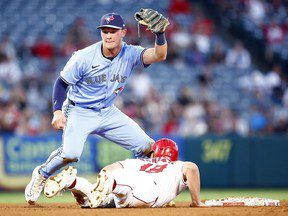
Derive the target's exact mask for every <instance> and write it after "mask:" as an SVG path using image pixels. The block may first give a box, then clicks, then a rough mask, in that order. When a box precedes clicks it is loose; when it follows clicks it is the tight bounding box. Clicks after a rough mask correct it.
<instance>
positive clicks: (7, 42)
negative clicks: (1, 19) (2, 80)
mask: <svg viewBox="0 0 288 216" xmlns="http://www.w3.org/2000/svg"><path fill="white" fill-rule="evenodd" d="M0 50H2V52H3V53H4V54H5V55H6V56H7V57H8V58H9V59H11V60H13V61H15V60H16V59H17V56H16V49H15V46H14V44H13V42H12V41H11V38H10V36H9V35H4V36H3V37H2V40H1V42H0Z"/></svg>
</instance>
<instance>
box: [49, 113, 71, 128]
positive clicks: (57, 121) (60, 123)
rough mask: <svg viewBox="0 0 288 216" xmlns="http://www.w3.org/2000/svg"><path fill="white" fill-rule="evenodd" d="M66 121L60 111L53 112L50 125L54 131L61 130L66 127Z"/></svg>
mask: <svg viewBox="0 0 288 216" xmlns="http://www.w3.org/2000/svg"><path fill="white" fill-rule="evenodd" d="M66 121H67V119H66V117H65V116H64V114H63V113H62V111H61V110H56V111H55V112H54V116H53V119H52V122H51V125H52V126H53V128H55V129H56V130H62V129H63V128H64V127H65V125H66Z"/></svg>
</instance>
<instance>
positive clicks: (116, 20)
mask: <svg viewBox="0 0 288 216" xmlns="http://www.w3.org/2000/svg"><path fill="white" fill-rule="evenodd" d="M104 27H107V28H115V29H123V28H125V22H124V19H123V17H122V16H121V15H119V14H117V13H108V14H105V15H104V16H102V18H101V21H100V25H99V26H98V27H97V29H100V28H104Z"/></svg>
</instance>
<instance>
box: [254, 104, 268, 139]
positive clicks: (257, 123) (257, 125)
mask: <svg viewBox="0 0 288 216" xmlns="http://www.w3.org/2000/svg"><path fill="white" fill-rule="evenodd" d="M249 125H250V133H251V134H261V133H264V132H266V131H267V129H268V119H267V117H266V116H265V114H264V112H263V111H261V110H260V109H258V108H257V107H256V106H255V105H252V106H251V113H250V118H249Z"/></svg>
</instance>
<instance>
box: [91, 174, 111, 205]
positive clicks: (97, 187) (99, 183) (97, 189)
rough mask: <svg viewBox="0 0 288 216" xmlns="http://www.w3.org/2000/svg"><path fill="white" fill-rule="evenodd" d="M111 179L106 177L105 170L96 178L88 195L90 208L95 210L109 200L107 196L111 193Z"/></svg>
mask: <svg viewBox="0 0 288 216" xmlns="http://www.w3.org/2000/svg"><path fill="white" fill-rule="evenodd" d="M111 182H112V179H111V177H109V176H108V174H107V172H106V170H102V171H101V172H100V173H99V174H98V176H97V180H96V183H95V184H94V185H93V189H92V191H91V194H89V196H88V198H89V206H90V208H97V207H99V206H100V205H101V204H102V203H103V202H106V200H107V199H109V194H110V193H111V191H112V183H111Z"/></svg>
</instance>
